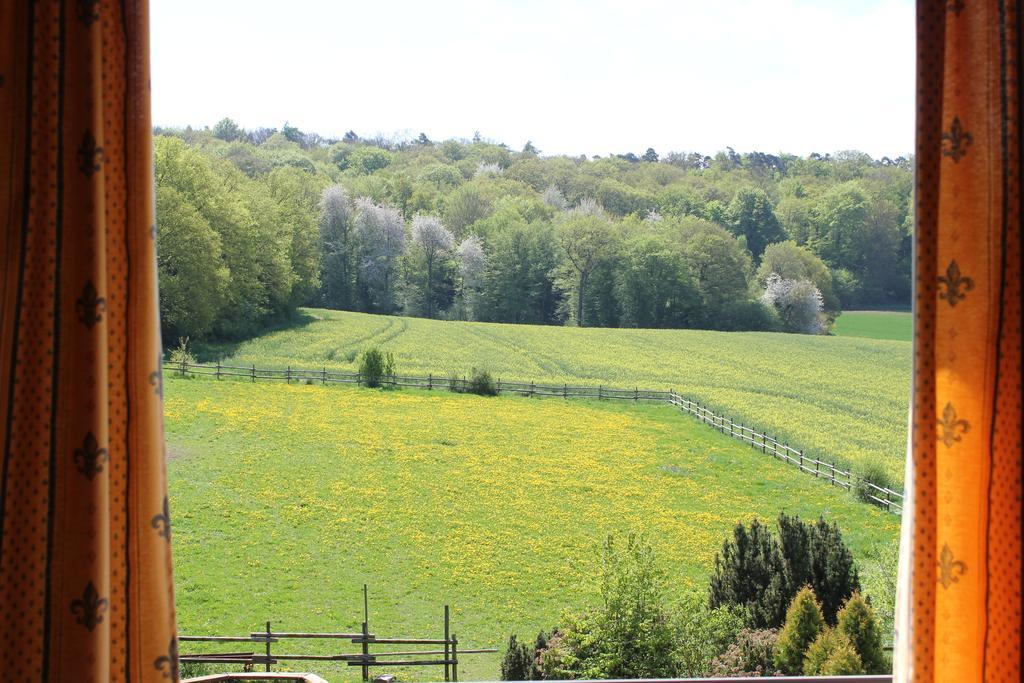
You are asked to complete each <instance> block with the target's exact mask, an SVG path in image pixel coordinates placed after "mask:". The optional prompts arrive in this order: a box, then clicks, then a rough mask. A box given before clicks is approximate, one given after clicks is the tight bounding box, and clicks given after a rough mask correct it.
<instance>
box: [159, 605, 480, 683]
mask: <svg viewBox="0 0 1024 683" xmlns="http://www.w3.org/2000/svg"><path fill="white" fill-rule="evenodd" d="M363 610H364V612H363V624H362V629H361V630H360V631H359V632H357V633H292V632H280V631H274V630H273V629H272V628H271V622H269V621H268V622H267V626H266V629H265V630H263V631H254V632H252V633H250V634H249V635H247V636H189V635H182V636H178V640H179V641H180V642H183V643H220V644H222V645H227V644H229V643H249V644H252V645H259V646H262V647H261V650H262V652H256V651H255V650H250V651H248V652H204V653H191V654H189V653H182V654H181V655H180V657H179V659H180V661H182V662H192V663H196V664H219V665H233V666H241V667H243V668H244V669H245V670H246V671H251V670H252V669H253V668H254V667H258V666H262V667H265V669H266V671H267V672H270V671H271V670H272V667H273V666H274V665H275V664H279V663H282V662H336V663H342V664H345V665H346V666H350V667H354V666H358V667H359V668H360V669H361V670H362V674H363V680H364V681H368V680H370V669H371V668H375V667H392V668H394V667H403V666H443V667H444V680H446V681H458V680H459V670H458V666H459V655H470V654H483V653H494V652H497V651H498V650H497V649H493V648H486V649H463V650H460V649H459V639H458V638H457V637H456V635H455V634H454V633H452V632H451V626H450V620H449V610H448V605H445V606H444V636H443V637H442V638H378V637H377V636H376V634H374V633H371V632H370V611H369V604H368V598H367V589H366V586H363ZM302 640H307V641H308V640H313V641H317V642H329V641H341V642H349V643H352V644H355V645H359V646H360V651H359V652H353V653H332V654H279V653H275V652H273V645H274V643H278V642H282V641H302ZM374 645H408V646H417V645H426V646H432V647H433V649H428V650H422V649H416V650H403V651H393V650H392V651H389V652H371V651H370V647H371V646H374ZM409 657H412V658H413V659H408V658H409Z"/></svg>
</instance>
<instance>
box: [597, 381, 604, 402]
mask: <svg viewBox="0 0 1024 683" xmlns="http://www.w3.org/2000/svg"><path fill="white" fill-rule="evenodd" d="M602 398H604V396H602V395H601V385H600V384H598V385H597V400H598V401H600V400H601V399H602Z"/></svg>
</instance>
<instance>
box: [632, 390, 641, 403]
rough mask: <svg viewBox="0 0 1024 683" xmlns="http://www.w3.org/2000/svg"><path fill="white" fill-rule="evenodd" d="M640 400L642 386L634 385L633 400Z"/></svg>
mask: <svg viewBox="0 0 1024 683" xmlns="http://www.w3.org/2000/svg"><path fill="white" fill-rule="evenodd" d="M638 400H640V387H633V401H638Z"/></svg>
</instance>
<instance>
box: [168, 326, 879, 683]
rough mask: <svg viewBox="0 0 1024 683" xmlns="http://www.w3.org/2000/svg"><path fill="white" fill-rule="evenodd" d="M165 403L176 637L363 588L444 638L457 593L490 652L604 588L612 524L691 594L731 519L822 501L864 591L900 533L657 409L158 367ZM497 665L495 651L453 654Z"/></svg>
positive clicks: (311, 615)
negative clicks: (637, 539) (602, 550)
mask: <svg viewBox="0 0 1024 683" xmlns="http://www.w3.org/2000/svg"><path fill="white" fill-rule="evenodd" d="M395 324H401V323H400V322H397V321H396V323H395ZM406 324H410V323H406ZM339 327H340V328H341V329H344V325H341V326H339ZM463 327H465V326H463ZM311 329H315V328H307V331H305V332H303V333H302V334H309V333H310V331H311ZM472 329H473V328H470V327H466V330H467V332H466V334H467V335H475V334H482V333H479V332H475V331H469V330H472ZM485 329H489V328H485ZM556 331H557V330H556ZM352 334H353V336H354V333H352ZM325 336H326V335H325ZM392 341H393V343H396V344H397V345H398V349H399V350H400V349H402V348H405V347H403V346H402V345H401V343H402V342H401V338H400V337H396V338H395V339H393V340H392ZM261 343H262V344H264V345H269V344H271V340H264V341H263V342H261ZM363 343H364V342H358V343H357V345H361V344H363ZM496 347H497V344H496V345H495V346H494V347H491V348H496ZM550 348H555V347H554V346H552V347H550ZM403 353H404V352H403ZM605 367H614V361H613V360H611V359H610V360H609V365H608V366H602V369H604V368H605ZM424 369H426V368H424ZM165 410H166V427H167V443H168V448H169V461H168V471H169V477H170V498H171V508H172V513H173V517H174V523H175V527H174V534H175V536H174V552H175V557H174V561H175V587H176V591H177V602H178V610H179V613H178V614H179V626H180V631H181V632H182V633H184V634H202V635H210V634H218V635H240V634H247V633H249V632H250V631H253V630H257V629H259V628H260V627H261V624H262V623H263V622H264V621H265V620H267V619H271V620H273V623H274V626H275V628H276V629H280V630H308V631H329V630H330V631H337V630H343V629H344V630H348V629H358V626H359V622H360V621H361V610H362V604H361V595H360V591H361V587H362V585H363V583H364V582H365V583H368V584H369V585H370V599H371V619H372V622H373V624H372V626H373V629H374V631H375V632H377V633H378V635H387V636H418V637H439V635H440V633H439V629H440V617H441V609H442V605H443V604H444V603H446V602H447V603H450V604H451V606H452V608H453V615H452V620H453V630H454V631H455V632H456V633H457V634H458V636H459V639H460V643H462V644H463V645H464V646H467V647H470V646H477V647H498V648H501V647H502V646H503V644H504V641H505V640H506V639H507V637H508V635H509V633H511V632H519V633H520V634H522V635H525V636H528V637H532V636H533V635H534V634H535V633H536V632H537V631H538V630H539V629H541V628H550V627H552V626H553V625H555V624H556V623H557V620H558V616H559V614H560V613H561V611H562V610H563V609H565V608H575V607H580V606H582V605H585V604H588V603H590V602H591V601H593V600H594V599H595V596H596V586H595V585H594V583H593V580H592V579H593V576H594V570H595V567H596V557H597V556H596V552H595V550H596V548H597V547H598V545H599V543H600V542H601V540H602V539H603V538H604V537H605V536H606V535H607V534H609V533H613V532H625V531H627V530H638V531H644V532H646V533H647V534H648V536H649V538H650V539H651V541H652V542H653V543H654V545H655V547H656V549H657V551H658V553H659V557H660V561H661V562H662V563H663V564H664V566H665V568H666V569H667V570H668V571H669V574H670V576H671V577H672V587H673V591H683V590H686V589H688V588H693V589H703V588H704V586H705V581H706V577H707V574H708V572H709V569H710V567H711V564H712V562H713V558H714V554H715V552H716V550H717V549H718V548H719V547H720V545H721V542H722V540H723V538H725V537H726V536H727V535H728V534H729V533H730V531H731V528H732V526H733V525H734V524H735V523H736V522H737V521H740V520H749V519H751V518H753V517H755V516H756V517H760V518H762V519H771V518H774V517H776V516H777V515H778V512H779V510H780V509H785V510H786V511H787V512H790V513H796V514H799V515H801V516H802V517H806V518H816V517H817V516H818V515H819V514H825V516H826V517H827V518H828V519H830V520H835V521H837V522H839V524H840V526H841V527H842V529H843V531H844V535H845V536H846V538H847V539H848V542H849V543H850V545H851V547H852V548H853V550H854V553H855V555H856V557H857V558H858V561H859V562H860V564H861V567H862V572H863V574H864V575H865V583H866V586H865V587H866V589H867V591H868V592H869V593H870V592H872V589H873V585H874V584H873V581H875V580H876V578H873V574H872V566H874V565H873V560H872V557H873V556H874V554H875V553H878V552H881V550H880V549H882V548H885V547H891V546H892V544H894V543H895V542H896V538H897V535H898V525H899V520H898V518H897V517H895V516H893V515H891V514H888V513H886V512H884V511H882V510H879V509H877V508H875V507H872V506H870V505H866V504H863V503H860V502H857V501H855V500H854V499H853V497H852V496H851V495H850V494H848V493H846V492H844V491H841V490H840V489H837V488H832V487H830V486H828V485H827V484H826V483H824V482H823V481H817V480H815V479H813V478H811V477H806V476H800V475H798V474H797V473H795V472H794V471H793V469H792V468H790V467H788V466H786V465H784V464H782V463H779V462H776V461H773V460H771V459H769V458H766V457H764V456H762V455H761V454H760V453H759V452H756V451H753V450H751V449H749V448H746V447H744V446H743V445H741V444H739V443H738V442H736V441H734V440H732V439H730V438H728V437H726V436H723V435H721V434H719V433H717V432H715V431H713V430H710V429H708V428H706V427H703V426H701V425H700V424H698V423H697V422H695V421H694V420H692V419H690V418H686V417H684V416H681V415H680V414H679V413H678V412H677V411H676V410H674V409H672V408H670V407H668V406H643V405H640V406H634V405H632V404H627V405H622V404H611V403H609V402H597V401H580V402H563V401H558V400H550V399H549V400H541V399H527V398H513V397H498V398H482V397H477V396H471V395H460V394H451V393H448V392H426V391H411V390H403V391H377V390H369V389H361V388H355V387H318V386H305V385H269V384H247V383H242V382H227V381H222V382H217V381H214V380H206V379H195V380H189V379H177V378H173V377H170V376H168V377H167V380H166V387H165ZM192 649H193V648H192V647H190V646H188V645H186V646H183V650H185V651H191V650H192ZM283 649H285V648H282V650H280V651H283ZM275 651H279V650H276V649H275ZM318 671H321V672H325V671H326V672H329V676H328V678H329V679H330V680H332V681H335V680H343V679H344V680H351V679H352V678H354V677H357V676H358V673H357V670H347V671H344V672H339V671H336V670H335V671H330V670H327V669H318ZM497 674H498V656H497V655H477V656H467V657H465V658H464V660H463V662H462V665H461V666H460V675H461V676H462V677H464V678H466V679H467V680H468V679H476V680H494V679H495V678H496V677H497ZM416 675H417V674H416V672H409V677H411V678H413V679H415V677H416ZM419 675H420V676H421V677H424V676H431V677H434V678H436V677H437V676H438V675H439V672H438V671H436V670H432V671H431V672H429V673H426V672H419Z"/></svg>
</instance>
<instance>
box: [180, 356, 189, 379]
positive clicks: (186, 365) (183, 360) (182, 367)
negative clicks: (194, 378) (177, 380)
mask: <svg viewBox="0 0 1024 683" xmlns="http://www.w3.org/2000/svg"><path fill="white" fill-rule="evenodd" d="M187 367H188V361H187V360H185V359H184V358H182V359H181V376H182V377H184V376H185V369H186V368H187Z"/></svg>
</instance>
